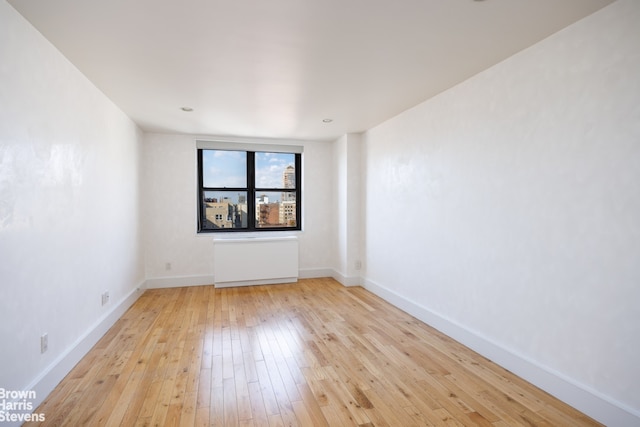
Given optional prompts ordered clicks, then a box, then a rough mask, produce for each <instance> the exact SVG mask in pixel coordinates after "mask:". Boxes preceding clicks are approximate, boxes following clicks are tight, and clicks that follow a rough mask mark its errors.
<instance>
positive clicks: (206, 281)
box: [145, 275, 214, 289]
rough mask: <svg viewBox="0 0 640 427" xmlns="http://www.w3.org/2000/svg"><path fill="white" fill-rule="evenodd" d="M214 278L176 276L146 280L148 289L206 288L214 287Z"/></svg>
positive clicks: (210, 276)
mask: <svg viewBox="0 0 640 427" xmlns="http://www.w3.org/2000/svg"><path fill="white" fill-rule="evenodd" d="M213 279H214V277H213V276H212V275H205V276H174V277H154V278H151V279H147V280H145V288H146V289H160V288H183V287H185V286H206V285H213V283H214V280H213Z"/></svg>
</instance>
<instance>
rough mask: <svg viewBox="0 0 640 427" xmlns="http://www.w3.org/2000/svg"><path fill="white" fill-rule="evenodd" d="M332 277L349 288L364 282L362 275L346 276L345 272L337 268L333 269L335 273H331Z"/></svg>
mask: <svg viewBox="0 0 640 427" xmlns="http://www.w3.org/2000/svg"><path fill="white" fill-rule="evenodd" d="M331 277H333V278H334V279H335V280H337V281H338V282H340V284H341V285H342V286H345V287H347V288H348V287H352V286H360V285H361V284H362V277H360V276H345V275H344V274H342V273H340V272H338V271H335V270H334V271H333V274H332V275H331Z"/></svg>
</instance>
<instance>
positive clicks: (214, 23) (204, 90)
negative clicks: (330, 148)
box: [8, 0, 612, 139]
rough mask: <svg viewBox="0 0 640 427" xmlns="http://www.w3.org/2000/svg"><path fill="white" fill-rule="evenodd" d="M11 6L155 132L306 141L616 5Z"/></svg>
mask: <svg viewBox="0 0 640 427" xmlns="http://www.w3.org/2000/svg"><path fill="white" fill-rule="evenodd" d="M8 1H9V3H10V4H11V5H12V6H13V7H14V8H16V9H17V10H18V12H20V13H21V14H22V15H23V16H24V17H25V18H27V19H28V20H29V21H30V22H31V23H32V24H33V25H34V26H35V27H36V28H37V29H38V30H39V31H40V32H41V33H42V34H44V36H45V37H47V39H49V40H50V41H51V42H52V43H53V44H54V45H55V46H56V47H57V48H58V49H59V50H60V51H61V52H62V53H63V54H64V55H65V56H66V57H67V58H68V59H69V60H70V61H71V62H72V63H73V64H75V66H76V67H78V69H80V71H82V72H83V73H84V74H85V75H86V76H87V77H88V78H89V79H90V80H91V81H92V82H93V83H94V84H95V85H96V86H97V87H98V88H100V89H101V90H102V91H103V92H104V93H105V94H106V95H107V96H108V97H109V98H110V99H111V100H113V102H115V103H116V104H117V105H118V106H119V107H120V108H121V109H122V110H123V111H124V112H125V113H127V114H128V115H129V116H130V117H131V118H132V119H133V120H134V121H135V122H136V123H138V124H139V125H140V127H141V128H142V129H144V130H147V131H160V132H177V133H189V134H201V135H236V136H256V137H274V138H302V139H333V138H335V137H338V136H340V135H342V134H344V133H347V132H359V131H363V130H366V129H368V128H371V127H373V126H375V125H377V124H379V123H381V122H382V121H384V120H386V119H388V118H390V117H393V116H394V115H396V114H398V113H400V112H402V111H404V110H406V109H408V108H410V107H412V106H414V105H417V104H418V103H420V102H422V101H424V100H425V99H427V98H429V97H432V96H434V95H436V94H438V93H439V92H442V91H443V90H445V89H447V88H449V87H451V86H453V85H455V84H457V83H459V82H461V81H463V80H465V79H467V78H469V77H470V76H472V75H474V74H476V73H478V72H480V71H482V70H484V69H486V68H488V67H490V66H491V65H493V64H496V63H498V62H499V61H501V60H503V59H505V58H507V57H509V56H511V55H513V54H514V53H516V52H518V51H520V50H522V49H524V48H526V47H528V46H531V45H532V44H534V43H536V42H537V41H539V40H541V39H543V38H545V37H547V36H549V35H550V34H552V33H554V32H556V31H558V30H560V29H562V28H564V27H566V26H567V25H569V24H571V23H573V22H575V21H577V20H579V19H581V18H583V17H584V16H587V15H589V14H591V13H593V12H594V11H596V10H598V9H599V8H601V7H603V6H605V5H607V4H609V3H611V2H612V0H485V1H474V0H8ZM183 106H187V107H192V108H193V109H194V111H193V112H190V113H186V112H184V111H182V110H181V109H180V108H181V107H183ZM325 118H331V119H333V122H331V123H323V122H322V120H323V119H325Z"/></svg>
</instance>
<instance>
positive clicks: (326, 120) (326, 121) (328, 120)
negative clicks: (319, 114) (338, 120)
mask: <svg viewBox="0 0 640 427" xmlns="http://www.w3.org/2000/svg"><path fill="white" fill-rule="evenodd" d="M332 121H333V119H322V123H331V122H332Z"/></svg>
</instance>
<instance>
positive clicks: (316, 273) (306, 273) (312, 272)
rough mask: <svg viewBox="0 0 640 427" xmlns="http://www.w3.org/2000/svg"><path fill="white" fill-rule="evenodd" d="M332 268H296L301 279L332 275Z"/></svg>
mask: <svg viewBox="0 0 640 427" xmlns="http://www.w3.org/2000/svg"><path fill="white" fill-rule="evenodd" d="M333 273H334V270H333V269H331V268H303V269H299V270H298V277H299V278H301V279H318V278H321V277H333Z"/></svg>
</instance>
